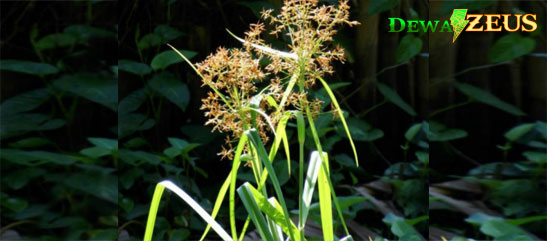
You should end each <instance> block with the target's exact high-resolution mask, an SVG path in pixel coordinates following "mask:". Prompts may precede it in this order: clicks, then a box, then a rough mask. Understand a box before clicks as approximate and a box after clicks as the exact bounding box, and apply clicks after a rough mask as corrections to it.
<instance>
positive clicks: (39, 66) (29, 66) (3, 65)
mask: <svg viewBox="0 0 547 241" xmlns="http://www.w3.org/2000/svg"><path fill="white" fill-rule="evenodd" d="M0 70H8V71H14V72H19V73H23V74H31V75H50V74H56V73H57V72H59V70H58V69H57V68H56V67H55V66H53V65H50V64H46V63H38V62H32V61H25V60H13V59H4V60H0Z"/></svg>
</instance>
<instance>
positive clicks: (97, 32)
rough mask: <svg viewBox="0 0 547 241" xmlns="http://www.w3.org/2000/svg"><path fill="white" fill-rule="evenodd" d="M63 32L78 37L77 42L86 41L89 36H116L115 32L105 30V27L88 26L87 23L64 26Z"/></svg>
mask: <svg viewBox="0 0 547 241" xmlns="http://www.w3.org/2000/svg"><path fill="white" fill-rule="evenodd" d="M63 32H64V33H67V34H71V35H73V36H75V37H76V38H78V40H79V41H78V42H79V43H86V42H87V41H89V40H90V39H91V38H114V37H116V34H115V33H113V32H111V31H108V30H105V29H102V28H97V27H92V26H88V25H80V24H75V25H70V26H68V27H66V28H65V29H64V30H63Z"/></svg>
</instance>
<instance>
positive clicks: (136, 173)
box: [119, 168, 144, 189]
mask: <svg viewBox="0 0 547 241" xmlns="http://www.w3.org/2000/svg"><path fill="white" fill-rule="evenodd" d="M143 174H144V170H143V169H141V168H131V169H129V170H127V171H125V172H124V173H122V174H121V175H120V179H119V182H120V184H121V186H122V187H123V188H125V189H129V188H131V187H132V186H133V183H135V180H136V179H137V178H139V177H141V176H142V175H143Z"/></svg>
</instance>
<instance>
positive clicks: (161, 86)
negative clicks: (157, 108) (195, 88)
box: [148, 72, 190, 111]
mask: <svg viewBox="0 0 547 241" xmlns="http://www.w3.org/2000/svg"><path fill="white" fill-rule="evenodd" d="M148 85H149V86H150V88H151V89H153V90H154V91H156V92H158V93H159V94H161V95H163V96H164V97H165V98H167V99H168V100H169V101H171V102H172V103H173V104H175V105H177V106H178V107H179V108H180V109H182V110H183V111H184V110H186V106H187V105H188V103H189V102H190V91H189V90H188V86H187V85H186V84H185V83H183V82H182V81H180V80H178V79H177V78H176V77H175V76H173V75H172V74H170V73H168V72H162V73H159V74H156V75H154V77H152V79H151V80H150V81H149V82H148Z"/></svg>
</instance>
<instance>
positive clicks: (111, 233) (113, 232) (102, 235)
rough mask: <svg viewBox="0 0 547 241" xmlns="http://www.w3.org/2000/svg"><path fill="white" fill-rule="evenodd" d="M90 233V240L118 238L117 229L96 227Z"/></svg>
mask: <svg viewBox="0 0 547 241" xmlns="http://www.w3.org/2000/svg"><path fill="white" fill-rule="evenodd" d="M90 234H91V237H90V240H115V239H117V238H118V230H117V229H95V230H92V231H91V232H90Z"/></svg>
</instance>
